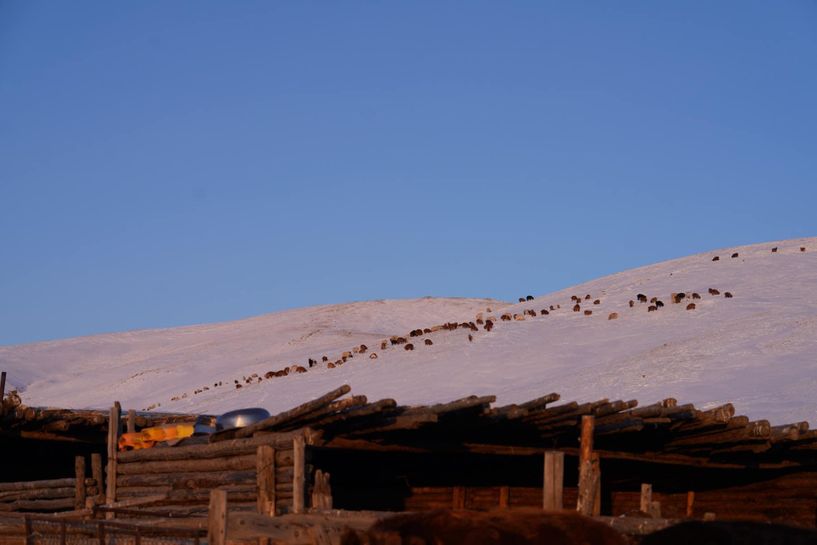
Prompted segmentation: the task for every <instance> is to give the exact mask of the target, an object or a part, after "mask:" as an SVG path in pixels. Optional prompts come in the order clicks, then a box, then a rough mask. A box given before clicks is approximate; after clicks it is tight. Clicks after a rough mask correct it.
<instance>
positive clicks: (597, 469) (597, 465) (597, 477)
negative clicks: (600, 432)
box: [591, 452, 601, 517]
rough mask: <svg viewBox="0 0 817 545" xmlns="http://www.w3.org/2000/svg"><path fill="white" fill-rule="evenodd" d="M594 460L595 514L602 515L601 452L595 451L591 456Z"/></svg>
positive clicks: (596, 515) (595, 515)
mask: <svg viewBox="0 0 817 545" xmlns="http://www.w3.org/2000/svg"><path fill="white" fill-rule="evenodd" d="M591 460H592V462H593V464H592V465H593V482H594V483H595V484H596V487H595V489H594V490H593V516H594V517H598V516H599V515H601V459H600V458H599V453H598V452H594V453H593V456H592V458H591Z"/></svg>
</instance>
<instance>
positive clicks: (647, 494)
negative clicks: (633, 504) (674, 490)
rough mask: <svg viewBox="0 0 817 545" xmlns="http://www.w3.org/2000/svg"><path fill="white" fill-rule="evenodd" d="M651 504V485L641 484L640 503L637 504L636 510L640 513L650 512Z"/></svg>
mask: <svg viewBox="0 0 817 545" xmlns="http://www.w3.org/2000/svg"><path fill="white" fill-rule="evenodd" d="M651 503H652V485H651V484H647V483H642V484H641V503H639V506H638V510H639V511H641V512H642V513H649V512H650V504H651Z"/></svg>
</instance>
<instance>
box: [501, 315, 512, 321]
mask: <svg viewBox="0 0 817 545" xmlns="http://www.w3.org/2000/svg"><path fill="white" fill-rule="evenodd" d="M499 319H500V320H502V321H503V322H510V321H511V315H510V314H503V315H502V316H500V317H499Z"/></svg>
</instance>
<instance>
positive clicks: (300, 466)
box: [292, 435, 306, 513]
mask: <svg viewBox="0 0 817 545" xmlns="http://www.w3.org/2000/svg"><path fill="white" fill-rule="evenodd" d="M292 448H293V456H292V461H293V465H294V468H293V473H292V512H293V513H303V512H304V507H305V506H304V492H305V491H304V488H305V478H304V469H305V458H306V448H305V444H304V437H303V435H299V436H297V437H295V439H293V441H292Z"/></svg>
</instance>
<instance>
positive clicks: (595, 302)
mask: <svg viewBox="0 0 817 545" xmlns="http://www.w3.org/2000/svg"><path fill="white" fill-rule="evenodd" d="M593 304H594V305H600V304H601V299H596V300H595V301H593Z"/></svg>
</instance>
